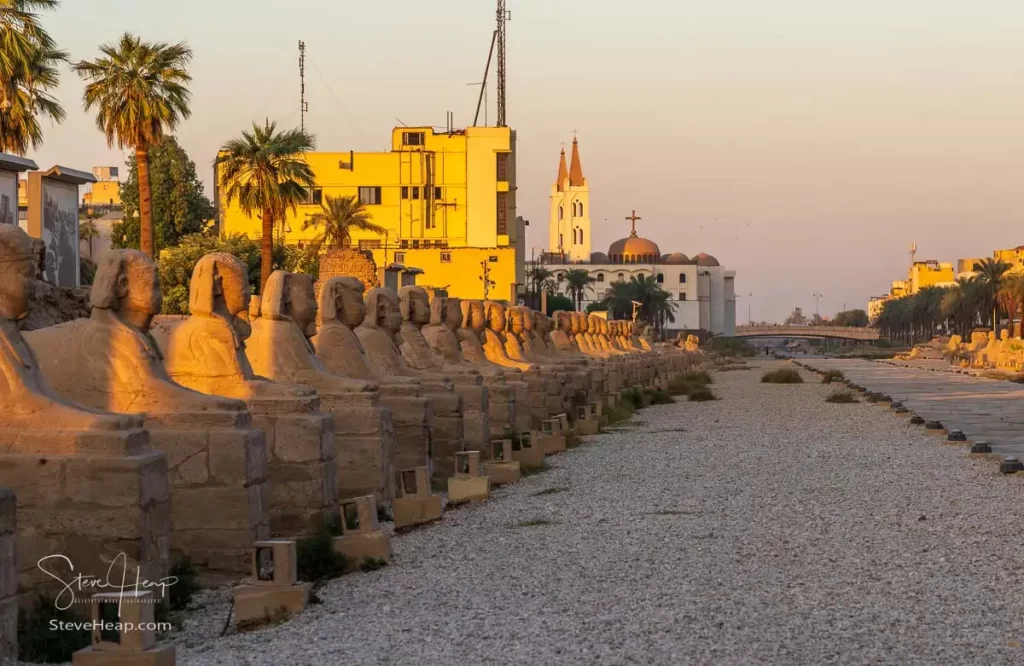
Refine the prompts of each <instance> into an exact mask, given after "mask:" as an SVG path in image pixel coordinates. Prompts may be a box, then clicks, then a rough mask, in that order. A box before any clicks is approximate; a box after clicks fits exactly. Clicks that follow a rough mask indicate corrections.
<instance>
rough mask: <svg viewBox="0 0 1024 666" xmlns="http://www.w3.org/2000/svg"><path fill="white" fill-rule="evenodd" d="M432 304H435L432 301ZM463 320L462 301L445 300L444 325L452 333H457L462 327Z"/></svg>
mask: <svg viewBox="0 0 1024 666" xmlns="http://www.w3.org/2000/svg"><path fill="white" fill-rule="evenodd" d="M430 304H431V305H433V304H434V302H433V301H431V302H430ZM462 319H463V316H462V299H461V298H451V297H449V298H446V299H444V325H445V326H447V327H448V328H449V329H451V330H452V331H457V330H458V329H459V327H460V326H462Z"/></svg>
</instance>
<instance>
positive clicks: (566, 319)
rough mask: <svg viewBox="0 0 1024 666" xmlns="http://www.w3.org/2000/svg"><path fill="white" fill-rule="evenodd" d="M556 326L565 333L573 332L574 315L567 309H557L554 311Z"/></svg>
mask: <svg viewBox="0 0 1024 666" xmlns="http://www.w3.org/2000/svg"><path fill="white" fill-rule="evenodd" d="M552 316H553V317H554V325H555V328H556V329H558V330H559V331H561V332H563V333H571V332H572V317H571V316H570V315H569V313H568V312H566V311H565V310H555V312H554V313H552Z"/></svg>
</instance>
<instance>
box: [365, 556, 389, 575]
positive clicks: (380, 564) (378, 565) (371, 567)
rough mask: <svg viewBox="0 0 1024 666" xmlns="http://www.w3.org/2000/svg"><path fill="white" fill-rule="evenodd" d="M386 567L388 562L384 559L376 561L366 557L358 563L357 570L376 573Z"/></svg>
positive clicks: (373, 558)
mask: <svg viewBox="0 0 1024 666" xmlns="http://www.w3.org/2000/svg"><path fill="white" fill-rule="evenodd" d="M387 565H388V561H387V560H384V559H377V558H376V557H367V558H365V559H364V560H363V561H362V562H360V563H359V570H360V571H362V572H364V573H368V572H370V571H376V570H378V569H383V568H384V567H386V566H387Z"/></svg>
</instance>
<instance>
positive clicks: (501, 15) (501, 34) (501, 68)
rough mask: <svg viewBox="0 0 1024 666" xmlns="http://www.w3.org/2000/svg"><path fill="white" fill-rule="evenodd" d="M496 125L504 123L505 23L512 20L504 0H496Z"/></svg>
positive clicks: (504, 125) (503, 124) (502, 125)
mask: <svg viewBox="0 0 1024 666" xmlns="http://www.w3.org/2000/svg"><path fill="white" fill-rule="evenodd" d="M497 14H498V16H497V18H498V29H497V30H496V31H495V34H496V35H497V36H498V127H507V125H506V124H505V23H506V22H508V21H510V20H512V12H510V11H508V10H506V9H505V0H498V13H497Z"/></svg>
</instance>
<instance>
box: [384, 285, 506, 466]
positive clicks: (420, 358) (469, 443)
mask: <svg viewBox="0 0 1024 666" xmlns="http://www.w3.org/2000/svg"><path fill="white" fill-rule="evenodd" d="M398 305H399V310H400V311H401V313H402V327H401V336H400V339H401V344H399V346H398V348H399V351H401V353H402V358H403V359H404V360H405V363H406V365H408V366H409V367H411V368H414V369H416V370H419V371H421V372H431V373H437V374H438V375H444V376H447V377H450V378H451V379H452V382H453V384H454V385H455V391H456V392H457V393H458V394H459V395H461V396H462V408H463V436H464V439H465V446H466V448H467V449H474V450H483V448H482V447H485V446H487V445H488V444H489V443H490V441H491V436H490V433H491V428H490V407H489V404H488V403H489V394H488V390H487V387H486V386H484V385H483V376H482V375H481V374H480V372H479V371H478V370H476V369H474V368H471V367H468V366H464V365H458V364H454V363H448V361H447V360H445V359H444V358H443V357H441V356H438V355H436V354H434V352H433V350H431V348H430V344H429V343H428V342H427V340H426V338H425V337H424V336H423V333H422V328H423V327H424V326H427V325H429V324H430V322H431V315H432V313H431V306H430V299H429V297H428V296H427V292H426V291H425V290H424V289H423V287H417V286H415V285H409V286H405V287H402V288H401V289H399V290H398ZM438 310H439V311H438V313H437V315H438V317H437V318H438V324H439V325H441V320H442V319H443V304H439V307H438Z"/></svg>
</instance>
